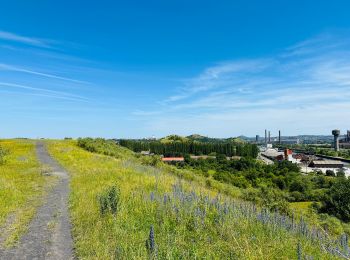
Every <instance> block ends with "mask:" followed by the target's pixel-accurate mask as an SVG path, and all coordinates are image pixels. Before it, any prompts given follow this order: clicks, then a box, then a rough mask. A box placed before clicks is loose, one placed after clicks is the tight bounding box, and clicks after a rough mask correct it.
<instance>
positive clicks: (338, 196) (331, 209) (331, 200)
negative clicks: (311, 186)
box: [321, 178, 350, 222]
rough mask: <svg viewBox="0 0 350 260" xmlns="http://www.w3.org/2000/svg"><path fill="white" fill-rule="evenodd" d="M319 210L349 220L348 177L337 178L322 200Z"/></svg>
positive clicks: (349, 192) (349, 185) (349, 186)
mask: <svg viewBox="0 0 350 260" xmlns="http://www.w3.org/2000/svg"><path fill="white" fill-rule="evenodd" d="M321 212H325V213H328V214H331V215H334V216H336V217H338V218H340V219H342V220H343V221H345V222H349V221H350V179H346V178H339V179H338V180H337V182H336V183H335V184H334V185H333V186H332V188H330V190H329V191H328V193H327V195H326V196H325V198H324V200H323V206H322V208H321Z"/></svg>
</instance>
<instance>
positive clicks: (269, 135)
mask: <svg viewBox="0 0 350 260" xmlns="http://www.w3.org/2000/svg"><path fill="white" fill-rule="evenodd" d="M269 143H271V132H270V131H269Z"/></svg>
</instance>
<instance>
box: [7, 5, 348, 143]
mask: <svg viewBox="0 0 350 260" xmlns="http://www.w3.org/2000/svg"><path fill="white" fill-rule="evenodd" d="M349 9H350V3H349V2H348V1H332V2H330V1H190V0H188V1H181V0H177V1H172V0H167V1H164V0H163V1H105V0H101V1H43V0H41V1H15V0H14V1H7V3H2V5H1V9H0V111H1V127H0V136H1V137H19V136H21V137H51V138H61V137H65V136H71V137H78V136H102V137H116V138H121V137H123V138H130V137H133V138H138V137H148V136H152V135H155V136H157V137H160V136H164V135H167V134H173V133H175V134H180V135H188V134H192V133H199V134H203V135H208V136H216V137H229V136H237V135H241V134H244V135H248V136H254V135H255V134H260V135H263V131H264V129H265V128H268V129H270V130H271V131H272V133H277V131H278V130H279V129H281V130H282V133H283V134H286V135H296V134H329V133H330V131H331V130H332V129H333V128H339V129H341V131H342V132H344V131H345V130H346V129H348V128H350V123H349V118H350V17H349V15H348V10H349Z"/></svg>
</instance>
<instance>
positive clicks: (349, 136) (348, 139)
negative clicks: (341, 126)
mask: <svg viewBox="0 0 350 260" xmlns="http://www.w3.org/2000/svg"><path fill="white" fill-rule="evenodd" d="M346 141H347V142H348V143H350V130H348V131H347V133H346Z"/></svg>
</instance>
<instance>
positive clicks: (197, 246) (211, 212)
mask: <svg viewBox="0 0 350 260" xmlns="http://www.w3.org/2000/svg"><path fill="white" fill-rule="evenodd" d="M49 152H50V153H51V154H52V155H53V156H54V157H55V158H56V159H58V161H59V162H60V163H61V164H62V165H63V166H64V167H66V169H67V170H68V171H69V172H70V174H71V184H70V185H71V195H70V212H71V217H72V222H73V237H74V241H75V250H76V254H77V257H78V258H81V259H149V258H152V257H153V258H154V256H155V255H154V254H152V255H150V254H149V253H148V251H147V249H146V240H147V239H148V237H149V232H150V227H151V226H154V236H155V243H156V248H157V249H156V255H157V257H158V258H159V259H297V244H298V241H300V243H301V247H302V251H303V255H309V256H311V255H312V256H313V257H314V259H334V256H333V257H331V256H330V255H327V254H326V253H325V252H323V251H322V250H321V249H320V248H319V246H318V245H317V244H314V243H313V242H312V241H311V240H309V239H305V238H304V237H302V236H300V235H298V234H297V233H291V232H288V231H286V230H284V229H281V228H278V227H275V226H269V225H264V224H262V223H261V222H260V221H257V219H256V218H254V217H252V218H249V217H246V216H243V215H240V214H238V215H237V216H231V215H230V216H223V215H220V212H222V210H221V211H219V210H218V209H217V208H216V207H223V205H224V204H223V203H225V202H230V203H231V201H232V198H231V197H229V196H227V195H220V197H219V198H218V202H217V203H214V204H213V205H216V206H210V203H206V202H205V197H206V196H208V197H210V200H211V201H212V199H213V198H215V196H216V195H218V194H217V189H215V188H214V189H213V188H211V187H208V186H206V185H202V184H201V182H199V181H189V178H186V179H187V180H182V181H180V180H179V178H178V177H177V176H176V175H174V174H173V173H171V174H170V173H168V172H167V171H166V170H167V168H163V169H161V170H160V169H158V168H153V167H150V166H142V165H140V164H138V163H137V161H136V160H135V159H134V158H133V159H128V158H127V157H125V158H121V159H116V158H112V157H108V156H104V155H99V154H94V153H90V152H87V151H85V150H83V149H81V148H79V147H77V146H76V144H75V142H73V141H55V142H50V143H49ZM179 183H181V185H180V184H179ZM173 185H176V187H180V186H182V188H181V191H180V192H178V193H179V194H180V195H176V194H178V193H176V192H172V190H173ZM111 186H117V187H119V189H120V207H118V210H117V213H116V215H113V214H104V215H101V213H100V206H99V200H98V198H99V196H101V194H105V192H106V189H108V188H109V187H111ZM191 192H193V193H191ZM181 194H182V195H181ZM191 194H192V195H191ZM193 194H196V195H193ZM164 195H167V196H169V197H170V201H171V203H166V202H164V201H163V200H164ZM176 196H184V197H185V198H190V197H191V196H192V197H193V196H195V197H196V198H199V199H197V200H195V201H194V202H193V201H192V202H186V200H185V201H182V199H179V197H176ZM214 200H215V199H214ZM235 203H240V202H235ZM237 205H239V204H237ZM174 207H175V208H176V209H175V208H174ZM198 209H200V210H204V209H205V211H206V215H205V216H204V217H203V221H199V217H197V216H196V211H197V210H198ZM230 214H231V213H230ZM232 214H234V213H232Z"/></svg>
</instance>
